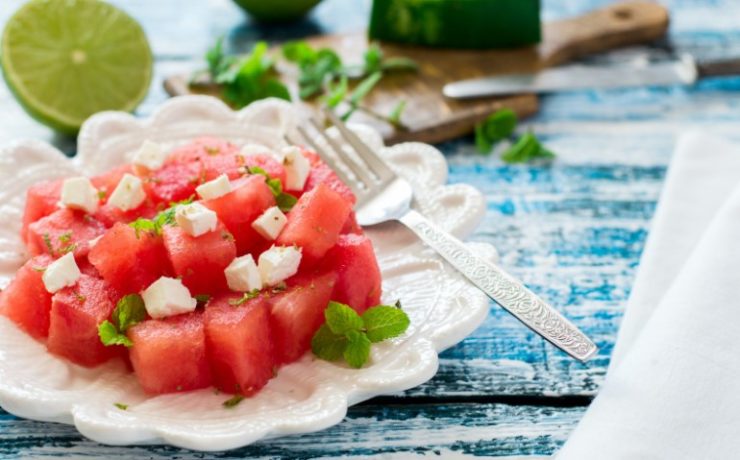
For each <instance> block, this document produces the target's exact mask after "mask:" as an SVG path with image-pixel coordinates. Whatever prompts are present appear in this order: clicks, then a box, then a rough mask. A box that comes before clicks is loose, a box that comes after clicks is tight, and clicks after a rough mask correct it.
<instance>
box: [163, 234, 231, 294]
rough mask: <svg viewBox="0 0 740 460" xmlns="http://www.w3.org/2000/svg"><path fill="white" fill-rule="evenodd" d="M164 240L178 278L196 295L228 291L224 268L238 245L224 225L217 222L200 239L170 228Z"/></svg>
mask: <svg viewBox="0 0 740 460" xmlns="http://www.w3.org/2000/svg"><path fill="white" fill-rule="evenodd" d="M162 237H163V239H164V246H165V248H166V249H167V256H168V258H169V260H170V262H171V263H172V268H173V269H174V270H175V275H176V276H177V277H179V278H181V279H182V282H183V284H184V285H185V286H187V287H188V289H189V290H190V292H191V293H192V294H193V295H199V294H209V295H213V294H216V293H217V292H219V291H223V290H226V287H227V286H226V275H224V269H225V268H226V267H227V266H228V265H229V264H230V263H231V261H232V260H234V258H235V257H236V245H235V244H234V237H233V236H232V234H231V233H229V231H228V230H227V229H226V227H224V225H223V224H222V223H220V222H219V223H218V227H217V228H216V230H214V231H212V232H208V233H206V234H203V235H201V236H198V237H194V236H191V235H189V234H187V233H185V231H183V230H182V229H181V228H180V227H173V226H169V225H167V226H165V227H164V229H163V231H162Z"/></svg>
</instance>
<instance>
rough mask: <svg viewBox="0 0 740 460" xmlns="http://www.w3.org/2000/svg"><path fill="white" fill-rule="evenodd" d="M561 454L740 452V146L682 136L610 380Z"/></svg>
mask: <svg viewBox="0 0 740 460" xmlns="http://www.w3.org/2000/svg"><path fill="white" fill-rule="evenodd" d="M556 457H557V459H558V460H586V459H588V460H593V459H598V460H612V459H620V460H622V459H630V460H632V459H637V460H641V459H671V460H681V459H690V460H702V459H730V458H740V145H733V144H729V143H726V142H723V141H720V140H717V139H715V138H714V137H711V136H708V135H703V134H699V133H692V134H688V135H685V136H683V137H682V138H681V139H680V140H679V143H678V147H677V149H676V153H675V155H674V158H673V161H672V163H671V166H670V168H669V171H668V176H667V178H666V184H665V187H664V190H663V194H662V196H661V199H660V202H659V205H658V209H657V210H656V215H655V219H654V221H653V224H652V228H651V232H650V236H649V238H648V241H647V243H646V245H645V250H644V252H643V256H642V259H641V261H640V267H639V269H638V273H637V278H636V280H635V285H634V289H633V291H632V295H631V296H630V300H629V303H628V306H627V310H626V314H625V317H624V320H623V323H622V326H621V330H620V333H619V336H618V339H617V344H616V347H615V350H614V354H613V358H612V365H611V368H610V370H609V372H608V375H607V378H606V381H605V383H604V385H603V386H602V388H601V391H600V393H599V395H598V396H597V397H596V399H595V400H594V402H593V403H592V405H591V407H590V408H589V409H588V411H587V412H586V415H585V416H584V418H583V420H582V421H581V423H580V424H579V425H578V427H577V428H576V430H575V431H574V432H573V434H572V435H571V438H570V439H569V440H568V442H567V443H566V444H565V446H564V447H563V448H562V449H561V451H560V452H559V453H558V454H557V455H556Z"/></svg>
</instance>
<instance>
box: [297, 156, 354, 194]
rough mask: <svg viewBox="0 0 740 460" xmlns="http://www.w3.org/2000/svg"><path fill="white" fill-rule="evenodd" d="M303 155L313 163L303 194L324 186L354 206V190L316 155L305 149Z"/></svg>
mask: <svg viewBox="0 0 740 460" xmlns="http://www.w3.org/2000/svg"><path fill="white" fill-rule="evenodd" d="M303 155H304V156H305V157H306V158H307V159H308V161H309V162H310V163H311V171H310V172H309V173H308V179H306V185H304V187H303V192H304V193H305V192H308V191H311V190H313V189H315V188H316V187H317V186H318V185H319V184H324V185H326V186H327V187H329V188H330V189H332V190H334V191H335V192H337V193H339V194H340V195H342V196H343V197H344V198H345V199H346V200H347V201H349V202H350V204H352V205H353V206H354V204H355V203H356V202H357V198H356V197H355V194H354V193H352V189H351V188H349V186H348V185H347V184H345V183H344V182H342V180H341V179H339V176H337V173H335V172H334V170H333V169H331V168H330V167H329V165H327V164H326V163H324V161H323V160H322V159H321V157H319V156H318V155H317V154H316V153H314V152H312V151H310V150H306V149H303Z"/></svg>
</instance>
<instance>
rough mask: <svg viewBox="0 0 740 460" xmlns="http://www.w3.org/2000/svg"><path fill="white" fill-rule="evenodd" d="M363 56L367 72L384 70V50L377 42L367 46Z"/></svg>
mask: <svg viewBox="0 0 740 460" xmlns="http://www.w3.org/2000/svg"><path fill="white" fill-rule="evenodd" d="M363 58H364V60H365V74H370V73H373V72H377V71H379V70H382V61H383V50H381V49H380V46H379V45H378V44H377V43H376V42H373V43H371V44H370V46H368V47H367V50H366V51H365V55H364V56H363Z"/></svg>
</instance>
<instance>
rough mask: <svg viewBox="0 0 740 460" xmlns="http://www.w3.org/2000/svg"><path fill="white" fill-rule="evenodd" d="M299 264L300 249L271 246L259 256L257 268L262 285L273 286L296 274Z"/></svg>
mask: <svg viewBox="0 0 740 460" xmlns="http://www.w3.org/2000/svg"><path fill="white" fill-rule="evenodd" d="M300 264H301V249H300V248H296V247H294V246H288V247H285V246H273V247H271V248H270V249H268V250H267V251H265V252H263V253H262V254H260V258H259V262H258V264H257V267H258V268H259V271H260V276H261V277H262V283H263V284H265V285H267V286H274V285H276V284H278V283H279V282H281V281H284V280H286V279H288V278H290V277H291V276H293V275H295V274H296V273H297V272H298V266H299V265H300Z"/></svg>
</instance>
